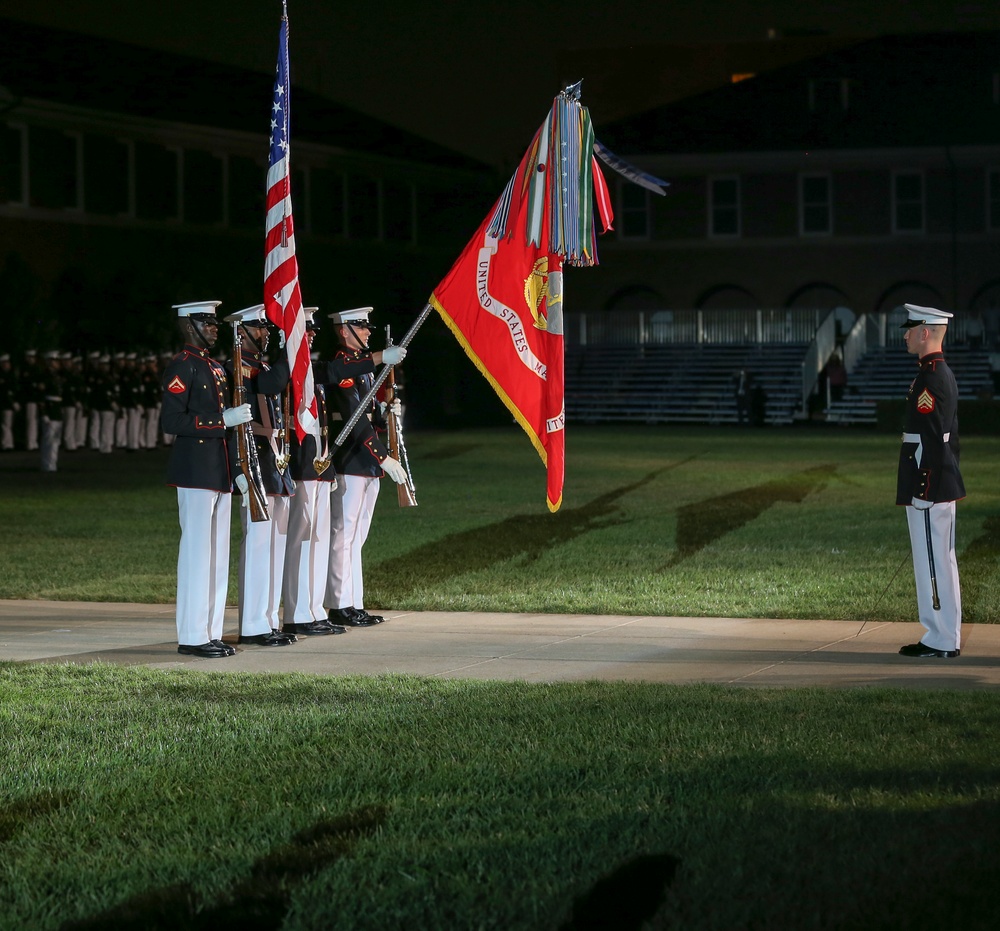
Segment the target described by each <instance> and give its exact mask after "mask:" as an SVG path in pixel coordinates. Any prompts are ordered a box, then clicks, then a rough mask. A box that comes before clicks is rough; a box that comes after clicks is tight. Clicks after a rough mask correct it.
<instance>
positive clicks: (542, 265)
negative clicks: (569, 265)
mask: <svg viewBox="0 0 1000 931" xmlns="http://www.w3.org/2000/svg"><path fill="white" fill-rule="evenodd" d="M558 264H559V267H558V268H553V269H550V268H549V256H547V255H542V256H539V257H538V258H537V259H535V264H534V265H533V266H532V268H531V271H530V272H529V273H528V277H527V278H526V279H525V280H524V303H525V304H527V305H528V310H530V311H531V316H532V319H533V320H534V326H535V329H536V330H544V331H545V332H547V333H552V334H554V335H562V329H563V328H562V298H563V295H562V263H561V262H560V263H558Z"/></svg>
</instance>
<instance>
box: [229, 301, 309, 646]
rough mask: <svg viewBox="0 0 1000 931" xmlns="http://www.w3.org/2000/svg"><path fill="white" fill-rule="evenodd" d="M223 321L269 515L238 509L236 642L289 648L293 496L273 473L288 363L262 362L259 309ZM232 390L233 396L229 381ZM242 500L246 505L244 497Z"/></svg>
mask: <svg viewBox="0 0 1000 931" xmlns="http://www.w3.org/2000/svg"><path fill="white" fill-rule="evenodd" d="M225 319H226V322H227V323H231V324H233V325H235V326H237V327H238V328H239V333H240V360H239V361H240V364H241V365H242V375H243V389H244V391H245V392H246V400H247V402H248V403H249V404H250V411H251V414H252V416H251V420H250V427H251V431H252V434H253V444H254V447H255V449H256V452H257V462H258V464H259V465H260V475H261V479H262V481H263V483H264V487H263V491H264V493H265V494H266V495H267V505H268V513H269V514H270V520H261V521H254V520H251V519H250V514H249V508H247V507H242V508H240V522H241V524H242V527H243V536H242V538H241V540H240V564H239V565H240V568H239V618H240V638H239V642H240V643H254V644H257V645H258V646H267V647H276V646H288V645H289V644H291V643H294V642H295V640H296V638H295V636H294V634H291V633H290V632H289V633H282V632H281V629H280V628H281V620H280V617H279V606H280V603H281V579H282V575H283V574H284V566H285V540H286V538H287V534H288V503H289V499H290V497H291V496H292V495H293V494H294V493H295V483H294V481H292V477H291V475H289V473H288V470H287V469H284V468H283V469H279V468H278V448H277V441H278V437H279V435H280V433H281V431H282V429H283V424H282V410H281V394H282V392H283V391H284V390H285V386H286V385H287V384H288V381H289V377H290V372H289V368H288V360H287V358H286V357H285V354H284V353H282V356H281V358H280V359H278V361H276V362H275V364H274V365H273V366H270V365H268V364H267V362H266V361H265V359H264V354H265V353H266V352H267V346H268V339H269V334H268V329H267V327H268V324H267V316H266V315H265V313H264V305H263V304H255V305H254V306H253V307H247V308H245V309H244V310H240V311H237V312H236V313H235V314H230V315H229V316H228V317H226V318H225ZM234 364H236V360H235V359H234V360H233V362H231V363H230V366H229V368H230V370H231V369H232V366H233V365H234ZM230 377H232V371H230ZM231 386H233V388H234V391H235V386H234V385H233V383H232V382H231ZM229 455H230V468H231V470H232V473H233V475H234V476H237V475H238V474H239V477H240V478H243V479H244V481H245V477H244V476H242V474H240V473H239V466H238V465H237V462H236V448H235V443H234V444H231V448H230V451H229ZM237 481H238V479H237ZM240 484H241V483H240ZM242 500H243V503H244V504H246V495H243V497H242Z"/></svg>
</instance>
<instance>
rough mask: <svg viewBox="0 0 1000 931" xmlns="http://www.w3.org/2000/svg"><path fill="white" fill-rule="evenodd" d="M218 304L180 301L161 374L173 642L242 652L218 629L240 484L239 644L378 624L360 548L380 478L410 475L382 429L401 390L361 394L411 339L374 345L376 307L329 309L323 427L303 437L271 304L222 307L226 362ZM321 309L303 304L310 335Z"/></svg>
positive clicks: (283, 642) (198, 649) (197, 651)
mask: <svg viewBox="0 0 1000 931" xmlns="http://www.w3.org/2000/svg"><path fill="white" fill-rule="evenodd" d="M219 303H220V302H218V301H201V302H194V303H189V304H179V305H175V307H174V310H175V311H176V313H177V320H178V325H179V327H180V330H181V333H182V336H183V338H184V348H183V349H182V350H181V352H180V353H178V354H177V355H176V356H174V357H173V358H172V359H171V360H170V362H169V363H168V364H167V366H166V369H165V371H164V373H163V377H162V400H161V404H162V418H161V419H162V427H163V430H164V431H166V432H167V433H168V434H170V435H171V436H173V437H175V440H174V442H173V446H172V449H171V455H170V464H169V466H168V476H167V483H168V484H169V485H172V486H174V487H176V489H177V505H178V513H179V517H180V524H181V540H180V546H179V551H178V560H177V639H178V648H177V649H178V652H179V653H185V654H190V655H194V656H201V657H209V658H216V657H225V656H231V655H233V654H234V653H235V652H236V650H235V647H233V646H232V645H231V644H230V643H227V642H226V641H225V640H224V639H223V617H224V611H225V600H226V592H227V590H228V585H229V539H230V520H231V502H232V495H233V494H234V493H235V494H237V495H238V496H239V500H240V503H241V504H242V507H241V508H240V521H241V526H242V537H241V542H240V559H239V585H238V591H239V635H238V638H237V640H238V643H240V644H252V645H256V646H261V647H279V646H289V645H291V644H293V643H295V642H297V640H298V637H299V636H300V635H304V636H325V635H331V634H342V633H346V631H347V629H348V628H349V627H370V626H373V625H375V624H379V623H382V622H383V620H384V618H382V617H379V616H376V615H372V614H369V613H368V612H367V611H366V610H365V607H364V583H363V577H362V562H361V551H362V547H363V546H364V542H365V540H366V539H367V536H368V530H369V527H370V526H371V519H372V515H373V513H374V510H375V502H376V499H377V497H378V492H379V482H380V479H381V478H382V477H383V476H384V475H388V476H389V477H390V478H391V479H392V480H393V481H395V482H397V483H401V482H405V481H407V478H408V476H407V473H406V470H405V469H404V468H403V466H402V465H401V464H400V462H399V461H398V460H397V459H395V458H394V457H393V456H391V455H390V453H389V450H388V448H387V447H386V445H385V443H384V441H383V437H384V435H385V432H386V426H387V421H386V416H387V415H389V416H398V414H399V409H398V401H396V402H395V406H394V405H393V404H389V405H387V404H386V403H384V402H379V401H376V400H374V399H373V400H371V401H368V402H367V403H365V404H364V405H363V408H364V409H362V410H360V411H359V407H361V406H362V402H363V401H364V399H365V396H366V394H367V388H368V386H370V385H371V384H372V383H373V377H374V371H375V369H376V368H377V367H378V366H381V365H383V364H386V365H396V364H398V363H399V362H401V361H402V360H403V358H404V357H405V355H406V350H405V349H404V348H403V347H399V346H389V347H387V348H386V349H385V350H383V351H381V352H379V351H372V350H371V349H370V348H369V346H368V335H369V333H370V331H371V326H370V324H369V320H368V315H369V314H370V313H371V308H370V307H366V308H356V309H354V310H350V311H344V312H341V313H337V314H331V315H330V316H331V319H332V320H333V322H334V325H335V328H336V332H337V338H338V342H339V349H338V351H337V353H336V354H335V356H334V358H333V359H331V360H329V361H320V360H319V359H314V361H313V364H312V373H313V380H314V382H315V385H316V394H317V407H318V411H319V430H318V434H317V435H316V436H313V435H312V434H307V435H306V437H305V438H304V439H303V440H302V441H301V442H300V441H299V440H298V438H297V436H296V431H295V430H294V427H293V425H292V424H291V422H290V417H289V410H288V407H289V405H288V403H287V400H286V399H287V396H288V390H287V389H288V384H289V378H290V370H289V364H288V360H287V358H286V354H285V352H284V347H283V346H282V347H281V349H280V350H279V353H278V357H277V358H276V359H275V360H274V361H273V363H269V362H268V360H267V351H268V347H269V343H270V341H271V324H270V323H268V321H267V319H266V317H265V315H264V307H263V305H255V306H253V307H248V308H245V309H244V310H240V311H238V312H236V313H233V314H230V315H228V316H227V317H225V322H227V323H229V324H231V325H232V327H233V336H234V347H235V348H234V358H233V360H232V362H231V363H230V364H229V366H228V370H227V368H226V367H223V366H222V365H220V364H219V363H218V362H217V361H216V360H215V358H214V357H213V355H212V352H213V350H214V348H215V345H216V342H217V340H218V338H219V318H218V316H217V313H216V308H217V307H218V306H219ZM316 310H317V309H316V308H309V309H308V311H307V312H306V338H307V339H308V340H309V345H310V347H311V346H312V341H313V339H314V337H315V332H316V330H317V323H316V319H315V315H316ZM356 412H358V414H359V416H358V417H357V418H356V423H355V426H354V427H353V428H352V431H351V432H350V434H349V435H348V437H347V438H346V440H345V441H344V443H343V444H342V445H341V446H339V447H335V446H334V445H333V443H332V438H333V436H335V435H336V434H337V433H338V432H339V429H340V427H339V425H341V424H342V423H343V422H345V421H348V420H350V419H351V418H352V416H353V415H354V414H355V413H356ZM282 601H284V604H283V608H282Z"/></svg>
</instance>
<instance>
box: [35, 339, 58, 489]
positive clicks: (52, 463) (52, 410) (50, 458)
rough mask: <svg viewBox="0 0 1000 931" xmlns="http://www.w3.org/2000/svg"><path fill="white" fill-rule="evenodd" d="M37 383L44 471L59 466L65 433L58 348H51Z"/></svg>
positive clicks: (40, 446)
mask: <svg viewBox="0 0 1000 931" xmlns="http://www.w3.org/2000/svg"><path fill="white" fill-rule="evenodd" d="M38 385H39V401H38V415H39V418H40V421H41V425H40V441H39V450H40V453H41V464H42V471H43V472H55V471H56V470H57V469H58V468H59V447H60V445H61V444H62V435H63V379H62V361H61V359H60V353H59V351H58V350H56V349H51V350H49V351H48V352H47V353H45V361H44V363H43V365H42V368H41V372H40V374H39V380H38Z"/></svg>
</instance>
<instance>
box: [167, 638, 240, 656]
mask: <svg viewBox="0 0 1000 931" xmlns="http://www.w3.org/2000/svg"><path fill="white" fill-rule="evenodd" d="M177 652H178V653H187V654H189V655H191V656H203V657H205V658H206V659H215V658H216V657H218V656H229V655H230V654H229V651H228V650H227V649H226V648H225V647H224V646H216V645H215V644H214V643H213V642H212V641H209V642H208V643H198V644H193V643H181V644H178V646H177ZM233 652H234V653H235V652H236V651H235V650H233Z"/></svg>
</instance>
